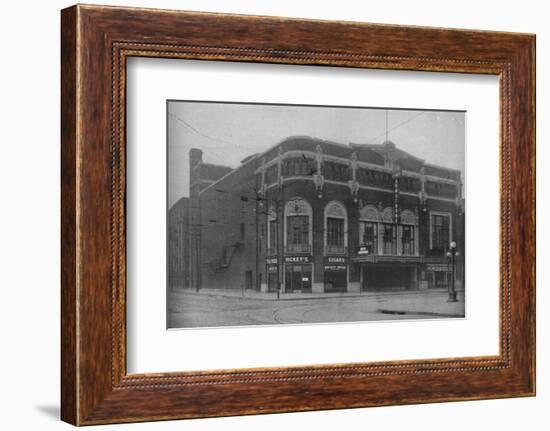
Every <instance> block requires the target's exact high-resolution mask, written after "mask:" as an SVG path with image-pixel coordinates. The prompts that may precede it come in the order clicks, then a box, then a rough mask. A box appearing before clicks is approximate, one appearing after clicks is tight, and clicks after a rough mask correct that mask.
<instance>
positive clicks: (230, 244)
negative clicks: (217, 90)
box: [170, 136, 464, 293]
mask: <svg viewBox="0 0 550 431" xmlns="http://www.w3.org/2000/svg"><path fill="white" fill-rule="evenodd" d="M189 168H190V195H189V217H188V222H187V231H186V233H185V234H184V235H182V237H183V236H185V237H186V240H185V241H186V242H187V243H188V244H189V247H188V248H189V256H188V258H187V260H188V268H187V271H188V277H187V280H188V281H187V285H186V286H184V287H191V288H194V289H200V288H203V287H205V288H206V287H210V288H228V289H256V290H259V291H264V292H267V291H276V290H277V289H280V291H281V293H285V292H295V291H301V292H333V291H340V292H346V291H348V292H354V291H355V292H358V291H365V290H402V289H425V288H430V287H446V286H447V285H448V283H449V282H450V274H451V268H450V261H449V259H448V257H447V256H446V253H447V251H448V249H449V244H450V242H451V241H455V242H456V243H457V248H458V250H459V251H460V253H461V254H460V256H459V259H458V262H457V268H456V269H457V271H456V273H457V275H456V277H457V285H459V286H460V285H461V284H462V280H463V273H464V270H463V255H464V253H463V252H464V211H463V202H464V201H463V198H462V180H461V173H460V171H457V170H452V169H447V168H444V167H440V166H435V165H432V164H429V163H427V162H425V161H424V160H421V159H419V158H417V157H415V156H414V155H411V154H408V153H406V152H404V151H402V150H400V149H399V148H397V147H396V146H395V144H393V143H392V142H385V143H384V144H381V145H361V144H353V143H351V144H349V145H343V144H339V143H335V142H329V141H325V140H320V139H315V138H311V137H301V136H296V137H290V138H287V139H285V140H283V141H282V142H280V143H278V144H277V145H275V146H273V147H272V148H270V149H269V150H267V151H266V152H264V153H261V154H254V155H251V156H249V157H248V158H246V159H244V160H243V161H242V162H241V165H240V166H238V167H237V168H234V169H232V168H229V167H222V166H216V165H211V164H208V163H205V162H204V161H203V160H202V152H201V151H200V150H198V149H192V150H191V152H190V167H189ZM170 232H171V231H170Z"/></svg>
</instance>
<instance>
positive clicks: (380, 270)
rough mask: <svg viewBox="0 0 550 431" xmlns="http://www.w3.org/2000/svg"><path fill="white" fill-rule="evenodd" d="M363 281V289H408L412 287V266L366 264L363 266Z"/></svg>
mask: <svg viewBox="0 0 550 431" xmlns="http://www.w3.org/2000/svg"><path fill="white" fill-rule="evenodd" d="M361 271H362V277H363V278H362V279H363V283H362V286H361V290H391V291H394V290H395V291H398V290H407V289H410V288H411V287H412V271H413V269H412V268H409V267H404V268H399V267H395V266H387V267H376V266H369V265H364V266H363V267H362V268H361Z"/></svg>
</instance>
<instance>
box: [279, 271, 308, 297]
mask: <svg viewBox="0 0 550 431" xmlns="http://www.w3.org/2000/svg"><path fill="white" fill-rule="evenodd" d="M295 291H301V292H311V264H306V265H290V264H287V265H285V292H287V293H288V292H295Z"/></svg>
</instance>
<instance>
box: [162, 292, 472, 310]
mask: <svg viewBox="0 0 550 431" xmlns="http://www.w3.org/2000/svg"><path fill="white" fill-rule="evenodd" d="M170 292H171V293H172V294H186V295H199V296H213V297H222V298H246V299H256V300H263V301H277V300H279V301H293V300H307V299H330V298H353V297H369V296H380V295H384V296H399V295H410V294H417V295H422V296H430V295H433V294H442V293H446V292H447V289H426V290H399V291H369V292H326V293H324V292H323V293H281V294H280V297H279V298H277V293H276V292H258V291H255V290H244V291H243V290H241V289H209V288H203V289H201V290H199V291H198V292H197V291H195V290H194V289H174V290H171V291H170ZM462 296H463V295H462ZM409 302H410V301H409ZM389 311H391V310H389ZM399 312H400V310H397V311H396V314H398V313H399ZM414 314H418V313H414Z"/></svg>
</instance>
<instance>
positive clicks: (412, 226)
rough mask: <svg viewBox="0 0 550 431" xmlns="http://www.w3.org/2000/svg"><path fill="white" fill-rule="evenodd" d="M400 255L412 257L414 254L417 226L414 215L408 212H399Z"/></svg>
mask: <svg viewBox="0 0 550 431" xmlns="http://www.w3.org/2000/svg"><path fill="white" fill-rule="evenodd" d="M400 219H401V254H402V255H406V256H413V255H415V254H416V240H417V225H418V221H417V218H416V215H415V214H414V213H413V212H412V211H410V210H403V211H402V212H401V217H400Z"/></svg>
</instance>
